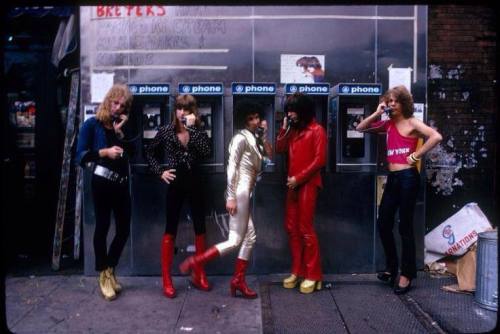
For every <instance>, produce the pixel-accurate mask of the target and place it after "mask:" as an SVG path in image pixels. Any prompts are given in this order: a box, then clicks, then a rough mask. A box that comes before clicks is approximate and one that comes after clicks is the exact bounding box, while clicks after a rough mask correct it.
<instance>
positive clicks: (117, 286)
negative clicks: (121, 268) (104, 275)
mask: <svg viewBox="0 0 500 334" xmlns="http://www.w3.org/2000/svg"><path fill="white" fill-rule="evenodd" d="M106 271H107V272H108V275H109V278H110V281H111V286H112V287H113V290H115V292H116V293H120V292H121V291H122V285H121V284H120V283H118V280H117V279H116V276H115V270H114V269H113V268H112V267H108V269H106Z"/></svg>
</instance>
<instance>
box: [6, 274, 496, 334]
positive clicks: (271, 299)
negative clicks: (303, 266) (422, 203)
mask: <svg viewBox="0 0 500 334" xmlns="http://www.w3.org/2000/svg"><path fill="white" fill-rule="evenodd" d="M283 277H284V275H267V276H249V277H247V281H248V283H249V285H250V286H251V287H252V288H253V289H256V290H257V291H258V292H259V298H258V299H254V300H246V299H243V298H233V297H231V296H230V295H229V280H230V277H229V276H215V277H214V276H211V277H209V280H210V281H211V282H212V283H213V284H214V289H213V290H212V291H210V292H203V291H199V290H196V289H193V288H191V287H190V285H189V283H188V280H187V277H174V284H175V286H176V288H177V292H178V296H177V298H175V299H167V298H165V297H163V295H162V293H161V278H160V277H120V276H119V279H120V282H122V283H123V285H124V291H123V292H122V293H121V295H120V296H119V297H118V298H117V299H116V300H114V301H112V302H107V301H105V300H103V299H102V298H101V297H100V295H99V291H98V288H97V280H96V277H88V276H82V275H53V276H31V277H30V276H22V277H8V278H7V281H6V303H7V321H8V325H9V328H10V329H11V330H12V331H14V332H15V333H362V334H364V333H381V332H383V333H444V332H450V333H481V332H488V331H490V330H493V329H494V328H495V327H496V321H497V312H493V311H489V310H486V309H483V308H481V307H479V306H478V305H477V304H476V303H475V302H474V298H473V296H472V295H462V294H453V293H449V292H445V291H442V290H441V289H440V287H441V286H443V285H448V284H451V283H453V282H455V278H450V277H444V278H433V277H431V276H429V274H427V273H424V272H420V273H419V278H418V279H417V280H415V281H414V288H413V289H412V290H411V291H410V292H409V293H408V294H407V295H405V296H402V297H399V296H396V295H394V294H393V293H392V290H391V289H390V288H389V287H387V286H385V285H383V284H382V283H380V282H378V281H377V280H376V278H375V275H373V274H363V275H325V283H326V284H325V289H323V290H322V291H319V292H315V293H314V294H311V295H303V294H300V293H299V291H298V290H287V289H283V288H282V287H281V286H280V281H281V279H282V278H283Z"/></svg>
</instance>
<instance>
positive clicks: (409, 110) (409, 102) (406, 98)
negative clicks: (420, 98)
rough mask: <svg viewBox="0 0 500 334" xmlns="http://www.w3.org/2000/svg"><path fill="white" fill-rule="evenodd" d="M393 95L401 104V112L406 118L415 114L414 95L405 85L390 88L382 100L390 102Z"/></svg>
mask: <svg viewBox="0 0 500 334" xmlns="http://www.w3.org/2000/svg"><path fill="white" fill-rule="evenodd" d="M391 96H392V97H394V100H396V101H397V102H399V103H400V104H401V107H402V108H401V112H402V114H403V117H404V118H410V117H412V116H413V97H412V95H411V93H410V92H409V91H408V89H406V87H405V86H403V85H400V86H395V87H393V88H391V89H388V90H387V92H385V94H384V95H382V97H381V100H382V101H384V102H385V103H388V102H389V100H390V98H391Z"/></svg>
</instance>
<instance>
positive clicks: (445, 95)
mask: <svg viewBox="0 0 500 334" xmlns="http://www.w3.org/2000/svg"><path fill="white" fill-rule="evenodd" d="M464 72H465V71H464V69H463V66H462V65H456V66H455V67H453V68H449V69H443V68H442V67H441V66H440V65H436V64H430V65H429V79H430V80H431V81H433V82H434V83H436V82H437V83H438V84H437V85H436V86H434V89H432V97H433V98H434V99H435V100H437V101H443V102H464V103H465V102H469V103H467V104H465V105H464V106H465V108H467V109H469V114H471V115H473V114H474V108H473V107H471V103H470V98H471V96H472V94H471V86H470V84H469V83H467V82H463V77H464ZM450 81H453V82H451V83H450ZM456 81H458V82H456ZM458 112H459V110H455V113H458ZM460 113H461V114H462V113H463V110H460ZM451 118H452V116H451V115H447V119H448V120H449V121H452V119H451ZM448 120H447V121H448ZM430 126H431V127H433V128H435V129H436V125H435V122H433V121H430ZM453 129H454V132H453V133H443V132H442V134H443V136H444V140H443V141H442V142H441V143H440V144H439V145H438V146H436V147H435V148H434V149H432V150H431V151H429V152H428V154H427V157H426V176H427V179H428V181H429V183H430V185H431V186H432V187H433V188H434V190H435V192H436V194H438V193H441V194H442V195H445V196H447V195H451V194H452V193H453V190H454V189H455V188H456V187H461V186H463V185H464V183H463V181H462V180H461V179H460V177H459V171H460V170H461V169H472V168H476V167H478V164H479V163H480V159H484V158H487V157H488V149H487V148H486V146H485V145H486V139H485V137H486V129H485V127H484V125H479V124H478V121H477V119H473V118H472V119H471V122H470V123H469V124H464V125H463V126H462V127H453Z"/></svg>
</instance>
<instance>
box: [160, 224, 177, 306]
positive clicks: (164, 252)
mask: <svg viewBox="0 0 500 334" xmlns="http://www.w3.org/2000/svg"><path fill="white" fill-rule="evenodd" d="M174 245H175V237H174V236H173V235H172V234H164V235H163V239H162V241H161V273H162V276H163V294H164V295H165V296H166V297H168V298H174V297H175V288H174V285H173V284H172V277H171V276H170V267H171V266H172V261H173V259H174Z"/></svg>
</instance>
